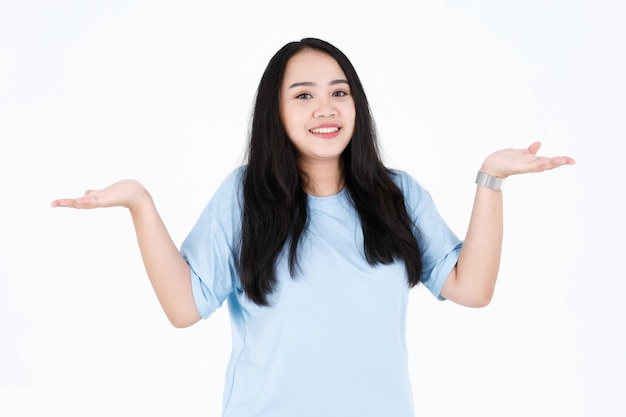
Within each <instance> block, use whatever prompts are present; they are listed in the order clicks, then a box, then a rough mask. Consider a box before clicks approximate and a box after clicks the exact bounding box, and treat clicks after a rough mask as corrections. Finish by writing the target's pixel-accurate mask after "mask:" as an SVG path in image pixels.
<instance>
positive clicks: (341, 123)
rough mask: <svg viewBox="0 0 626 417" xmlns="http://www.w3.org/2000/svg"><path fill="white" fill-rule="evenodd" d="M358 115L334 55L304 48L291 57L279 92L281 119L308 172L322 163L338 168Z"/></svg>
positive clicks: (301, 163)
mask: <svg viewBox="0 0 626 417" xmlns="http://www.w3.org/2000/svg"><path fill="white" fill-rule="evenodd" d="M355 116H356V111H355V107H354V100H353V98H352V96H351V94H350V86H349V85H348V81H347V79H346V76H345V74H344V72H343V71H342V69H341V67H340V66H339V64H338V63H337V61H335V59H334V58H332V57H331V56H330V55H328V54H326V53H325V52H322V51H319V50H315V49H305V50H303V51H300V52H298V53H296V54H295V55H294V56H292V57H291V58H290V59H289V61H288V62H287V66H286V67H285V74H284V78H283V82H282V85H281V90H280V117H281V120H282V122H283V125H284V127H285V131H286V132H287V136H288V137H289V140H290V141H291V142H292V143H293V145H294V146H295V147H296V150H297V152H298V162H299V164H300V166H301V167H302V168H303V169H304V170H305V171H308V172H311V171H314V170H316V168H317V167H320V166H324V165H326V166H331V167H334V169H338V168H339V166H340V163H339V161H340V156H341V153H342V152H343V151H344V149H346V146H348V143H350V139H351V138H352V133H353V132H354V122H355Z"/></svg>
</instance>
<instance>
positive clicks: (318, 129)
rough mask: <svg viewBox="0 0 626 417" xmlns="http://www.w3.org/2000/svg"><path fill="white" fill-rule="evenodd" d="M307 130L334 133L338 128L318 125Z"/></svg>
mask: <svg viewBox="0 0 626 417" xmlns="http://www.w3.org/2000/svg"><path fill="white" fill-rule="evenodd" d="M309 132H311V133H322V134H324V133H335V132H339V128H338V127H318V128H315V129H311V130H309Z"/></svg>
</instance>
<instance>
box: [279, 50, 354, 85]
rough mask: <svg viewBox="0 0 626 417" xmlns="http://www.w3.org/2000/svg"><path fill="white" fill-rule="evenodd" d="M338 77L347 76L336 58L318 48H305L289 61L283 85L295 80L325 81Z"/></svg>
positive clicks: (344, 77)
mask: <svg viewBox="0 0 626 417" xmlns="http://www.w3.org/2000/svg"><path fill="white" fill-rule="evenodd" d="M338 79H346V76H345V74H344V72H343V70H342V69H341V67H340V66H339V64H338V63H337V61H335V58H333V57H332V56H330V55H329V54H327V53H326V52H322V51H319V50H316V49H304V50H302V51H300V52H298V53H296V54H295V55H293V56H292V57H291V58H290V59H289V61H287V65H286V67H285V75H284V80H283V85H290V84H292V83H294V82H313V83H325V82H329V81H332V80H338Z"/></svg>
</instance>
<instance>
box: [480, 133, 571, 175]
mask: <svg viewBox="0 0 626 417" xmlns="http://www.w3.org/2000/svg"><path fill="white" fill-rule="evenodd" d="M540 147H541V142H534V143H533V144H532V145H530V146H529V147H528V148H526V149H502V150H500V151H497V152H494V153H492V154H491V155H489V156H488V157H487V158H486V159H485V161H484V162H483V166H482V167H481V169H480V170H481V171H483V172H484V173H485V174H487V175H491V176H494V177H500V178H506V177H508V176H510V175H516V174H526V173H529V172H541V171H546V170H549V169H554V168H558V167H560V166H563V165H574V164H575V163H576V161H574V159H573V158H570V157H569V156H555V157H552V158H548V157H546V156H538V155H537V151H538V150H539V148H540Z"/></svg>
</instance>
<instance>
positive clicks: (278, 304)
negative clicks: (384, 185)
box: [181, 167, 462, 417]
mask: <svg viewBox="0 0 626 417" xmlns="http://www.w3.org/2000/svg"><path fill="white" fill-rule="evenodd" d="M244 170H245V168H244V167H240V168H238V169H236V170H234V171H233V172H232V174H231V175H230V176H229V177H228V178H227V179H226V180H225V181H224V183H223V184H222V185H221V186H220V188H219V189H218V190H217V192H216V193H215V195H214V196H213V198H212V199H211V201H210V202H209V204H208V205H207V206H206V207H205V209H204V210H203V212H202V214H201V216H200V218H199V220H198V222H197V223H196V225H195V226H194V227H193V229H192V230H191V232H190V234H189V236H188V237H187V238H186V239H185V241H184V242H183V244H182V247H181V253H182V254H183V256H184V258H185V259H186V260H187V262H188V263H189V265H190V267H191V281H192V287H193V295H194V299H195V302H196V305H197V308H198V311H199V312H200V315H201V316H202V317H203V318H206V317H208V316H209V315H210V314H211V313H212V312H213V311H215V310H216V309H217V308H218V307H220V306H221V305H222V303H223V302H224V300H228V307H229V311H230V317H231V321H232V339H233V340H232V354H231V358H230V362H229V365H228V368H227V371H226V381H225V390H224V403H223V415H224V416H225V417H226V416H227V417H261V416H271V417H307V416H311V417H313V416H314V417H320V416H324V417H333V416H337V417H351V416H355V417H356V416H358V417H369V416H372V417H380V416H393V417H405V416H406V417H409V416H413V401H412V394H411V386H410V381H409V373H408V363H407V348H406V334H405V330H406V329H405V327H406V326H405V323H406V310H407V300H408V294H409V287H408V283H407V278H406V271H405V267H404V263H403V262H395V263H393V264H391V265H378V266H374V267H372V266H371V265H369V264H368V263H367V261H366V259H365V256H364V252H363V234H362V230H361V224H360V220H359V217H358V215H357V213H356V211H355V210H354V208H353V207H352V205H351V204H350V201H349V197H348V193H347V191H346V190H345V189H344V190H343V191H341V192H340V193H339V194H337V195H334V196H330V197H313V196H309V197H308V199H309V201H308V203H309V216H310V217H309V221H310V223H309V226H308V229H307V231H306V232H305V235H304V236H303V240H302V242H301V245H300V247H299V250H300V252H299V260H300V267H301V270H300V271H301V272H300V274H299V275H298V276H297V277H296V278H295V279H294V278H292V277H291V276H290V274H289V268H288V261H287V259H286V256H282V257H280V258H279V259H278V261H277V265H276V274H277V280H278V288H277V290H276V292H275V293H273V294H272V295H271V297H270V300H271V303H272V304H271V306H270V307H261V306H258V305H256V304H254V303H252V302H251V301H250V300H249V299H248V298H247V297H246V296H245V294H244V293H243V290H242V287H241V283H240V280H239V276H238V273H237V267H236V259H237V256H238V243H239V238H240V234H241V203H242V195H241V187H240V185H241V180H242V174H243V172H244ZM392 172H393V175H394V181H395V182H396V183H397V184H398V186H399V187H400V189H401V190H402V191H403V193H404V195H405V201H406V206H407V210H408V211H409V214H410V216H411V218H412V219H413V221H414V224H415V236H416V238H417V239H418V240H419V245H420V248H421V250H422V252H423V255H422V256H423V268H424V275H423V283H424V285H425V286H426V287H427V288H428V289H429V290H430V291H431V292H432V293H433V294H434V295H435V296H437V297H439V298H440V299H442V298H441V296H440V292H441V288H442V286H443V284H444V281H445V279H446V277H447V276H448V275H449V273H450V271H451V270H452V269H453V267H454V265H455V264H456V262H457V259H458V254H459V251H460V249H461V245H462V242H461V240H459V238H457V237H456V236H455V234H454V233H453V232H452V231H451V230H450V228H449V227H448V226H447V225H446V223H445V222H444V221H443V220H442V218H441V217H440V215H439V214H438V212H437V210H436V208H435V206H434V204H433V201H432V199H431V197H430V195H429V194H428V192H426V191H425V190H424V189H423V188H422V187H421V186H420V185H419V184H418V183H417V182H416V181H415V180H413V179H412V178H411V177H410V176H409V175H407V174H406V173H404V172H402V171H398V170H395V171H392ZM418 231H419V232H418Z"/></svg>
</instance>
